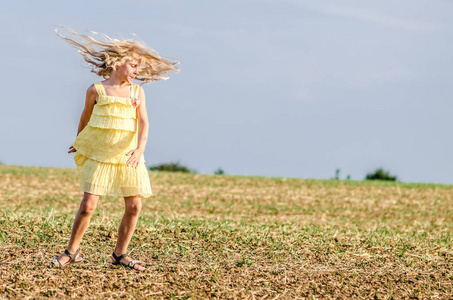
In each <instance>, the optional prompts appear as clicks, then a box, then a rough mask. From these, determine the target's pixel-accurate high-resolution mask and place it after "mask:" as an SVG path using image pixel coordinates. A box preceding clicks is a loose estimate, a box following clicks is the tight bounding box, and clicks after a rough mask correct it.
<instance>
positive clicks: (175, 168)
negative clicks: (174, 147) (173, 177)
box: [149, 162, 196, 173]
mask: <svg viewBox="0 0 453 300" xmlns="http://www.w3.org/2000/svg"><path fill="white" fill-rule="evenodd" d="M149 169H150V170H151V171H165V172H181V173H196V171H194V170H191V169H189V168H188V167H186V166H182V165H180V164H179V162H170V163H163V164H160V165H154V166H150V167H149Z"/></svg>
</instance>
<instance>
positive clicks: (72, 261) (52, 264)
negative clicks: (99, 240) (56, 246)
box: [50, 249, 83, 268]
mask: <svg viewBox="0 0 453 300" xmlns="http://www.w3.org/2000/svg"><path fill="white" fill-rule="evenodd" d="M79 251H80V249H78V250H77V251H76V253H74V254H72V253H71V252H69V251H68V249H66V250H65V251H64V254H65V255H67V256H69V258H70V260H68V261H67V262H65V263H64V264H62V263H61V262H60V261H59V260H58V258H57V257H54V258H53V259H52V261H51V262H50V267H58V268H63V267H66V266H67V265H70V264H76V263H81V262H82V261H83V257H82V256H79ZM77 258H79V259H78V260H77Z"/></svg>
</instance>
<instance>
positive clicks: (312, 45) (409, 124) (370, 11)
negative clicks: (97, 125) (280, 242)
mask: <svg viewBox="0 0 453 300" xmlns="http://www.w3.org/2000/svg"><path fill="white" fill-rule="evenodd" d="M452 12H453V3H452V2H451V1H437V0H435V1H429V2H428V1H419V0H408V1H358V0H354V1H324V0H316V1H315V0H310V1H308V0H307V1H304V0H297V1H296V0H282V1H268V0H261V1H247V0H246V1H234V0H233V1H212V0H210V1H196V2H195V1H190V2H189V1H144V0H142V1H129V2H127V3H126V4H125V2H124V1H96V2H92V1H78V2H68V3H65V2H61V1H42V2H36V1H16V2H7V3H5V4H3V7H2V11H1V12H0V16H1V18H0V24H1V26H2V28H4V30H2V32H1V33H0V35H1V40H2V47H1V50H0V51H1V54H2V57H3V61H2V65H3V68H2V72H1V74H0V78H1V80H2V82H3V85H2V86H3V87H4V88H3V95H4V98H3V100H2V102H1V103H2V109H1V110H0V137H1V148H0V149H1V150H0V161H1V162H3V163H6V164H14V165H34V166H52V167H74V162H73V160H72V156H71V155H68V154H67V153H66V152H67V148H68V147H69V146H70V145H71V143H72V141H73V140H74V138H75V134H76V132H77V125H78V120H79V117H80V113H81V111H82V108H83V102H84V95H85V91H86V89H87V87H88V86H89V85H90V84H91V83H93V82H96V81H99V80H100V79H99V78H98V77H97V76H96V75H94V74H92V73H90V71H89V69H88V68H86V65H85V64H84V63H83V60H82V57H81V56H80V55H78V54H77V52H76V50H75V49H73V48H71V47H69V46H68V45H67V44H65V43H64V42H63V41H62V40H60V39H59V38H58V37H57V36H56V35H55V33H54V31H53V30H54V28H53V27H52V25H60V24H64V25H67V26H69V27H71V28H73V29H74V30H76V31H79V32H82V33H88V32H89V31H90V30H93V31H97V32H103V33H106V34H107V35H109V36H112V37H115V38H131V37H133V34H136V35H137V36H138V37H139V38H141V39H142V40H144V41H145V42H146V43H147V44H148V45H149V46H151V47H152V48H154V49H155V50H157V51H158V52H159V53H160V54H162V55H164V56H167V57H172V58H176V59H178V60H180V61H181V64H180V67H181V73H179V74H175V75H173V76H172V77H171V79H170V80H167V81H161V82H157V83H152V84H149V85H145V86H144V88H145V92H146V95H147V108H148V113H149V115H150V134H149V136H150V141H149V142H148V146H147V149H146V152H145V159H146V160H147V164H149V165H151V164H157V163H163V162H169V161H180V162H181V163H182V164H184V165H187V166H189V167H190V168H194V169H196V170H198V171H199V172H200V173H213V171H214V170H216V169H217V168H219V167H220V168H222V169H223V170H224V171H225V172H226V173H227V174H232V175H257V176H281V177H298V178H332V177H334V175H335V170H336V169H341V173H340V177H341V178H345V177H346V176H347V175H350V176H351V178H352V179H356V180H361V179H363V178H364V177H365V175H366V173H368V172H371V171H373V170H375V169H376V168H378V167H383V168H384V169H386V170H388V171H390V172H391V173H392V174H395V175H397V176H398V177H399V179H400V180H402V181H409V182H434V183H447V184H453V172H452V170H453V160H452V159H451V155H450V152H451V150H452V146H453V142H452V141H451V139H450V128H451V127H452V121H451V120H452V118H451V115H452V113H453V104H452V101H451V98H452V95H453V93H452V90H451V82H452V79H453V75H452V71H451V70H453V59H452V55H451V53H453V35H452V33H453V19H452V18H451V15H452Z"/></svg>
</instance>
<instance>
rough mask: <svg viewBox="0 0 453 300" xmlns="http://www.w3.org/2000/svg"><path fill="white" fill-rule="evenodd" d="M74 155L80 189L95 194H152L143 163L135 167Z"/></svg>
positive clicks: (144, 196)
mask: <svg viewBox="0 0 453 300" xmlns="http://www.w3.org/2000/svg"><path fill="white" fill-rule="evenodd" d="M80 156H81V155H80V154H79V157H78V159H77V160H76V158H75V157H74V160H75V162H76V165H77V169H78V171H79V175H80V182H81V184H80V189H81V190H82V191H83V192H87V193H90V194H95V195H109V196H120V197H129V196H135V195H140V196H142V197H143V198H148V197H150V196H151V195H152V190H151V184H150V181H149V175H148V170H147V169H146V166H145V164H144V163H140V164H139V165H138V167H137V168H133V167H128V166H126V165H115V164H106V163H102V162H97V161H94V160H91V159H89V158H85V159H81V158H80Z"/></svg>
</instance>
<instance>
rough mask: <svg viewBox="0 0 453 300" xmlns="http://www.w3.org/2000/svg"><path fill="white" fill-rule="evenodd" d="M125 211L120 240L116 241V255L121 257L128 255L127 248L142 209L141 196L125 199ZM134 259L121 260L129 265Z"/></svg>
mask: <svg viewBox="0 0 453 300" xmlns="http://www.w3.org/2000/svg"><path fill="white" fill-rule="evenodd" d="M124 203H125V206H126V207H125V211H124V216H123V219H122V220H121V223H120V227H119V229H118V240H117V241H116V246H115V250H114V252H115V254H116V255H117V256H120V255H122V254H124V253H126V250H127V247H128V246H129V243H130V241H131V238H132V234H133V233H134V230H135V226H136V225H137V220H138V216H139V214H140V210H141V209H142V200H141V198H140V196H132V197H124ZM131 261H132V259H130V258H129V257H125V258H123V259H122V260H121V262H122V263H124V264H128V263H129V262H131Z"/></svg>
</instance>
